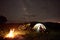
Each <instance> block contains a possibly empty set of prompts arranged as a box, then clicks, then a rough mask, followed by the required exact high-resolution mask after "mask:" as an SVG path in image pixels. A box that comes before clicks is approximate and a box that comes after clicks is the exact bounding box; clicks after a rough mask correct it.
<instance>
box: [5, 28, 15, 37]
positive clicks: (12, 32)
mask: <svg viewBox="0 0 60 40" xmlns="http://www.w3.org/2000/svg"><path fill="white" fill-rule="evenodd" d="M14 36H15V34H14V29H11V30H10V32H9V33H8V34H7V35H6V36H5V37H8V38H14Z"/></svg>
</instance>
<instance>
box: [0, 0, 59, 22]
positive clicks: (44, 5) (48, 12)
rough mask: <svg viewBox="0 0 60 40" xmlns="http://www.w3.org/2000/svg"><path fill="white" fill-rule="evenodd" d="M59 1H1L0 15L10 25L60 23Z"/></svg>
mask: <svg viewBox="0 0 60 40" xmlns="http://www.w3.org/2000/svg"><path fill="white" fill-rule="evenodd" d="M59 5H60V1H59V0H0V15H3V16H5V17H7V19H8V23H20V22H30V21H39V22H60V6H59Z"/></svg>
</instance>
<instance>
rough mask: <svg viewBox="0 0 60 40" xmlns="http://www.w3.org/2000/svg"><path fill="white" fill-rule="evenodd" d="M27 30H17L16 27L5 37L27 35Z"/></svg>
mask: <svg viewBox="0 0 60 40" xmlns="http://www.w3.org/2000/svg"><path fill="white" fill-rule="evenodd" d="M25 34H26V33H25V32H22V31H16V30H15V29H11V30H10V31H9V33H8V34H7V35H5V36H4V38H15V37H16V36H18V35H25Z"/></svg>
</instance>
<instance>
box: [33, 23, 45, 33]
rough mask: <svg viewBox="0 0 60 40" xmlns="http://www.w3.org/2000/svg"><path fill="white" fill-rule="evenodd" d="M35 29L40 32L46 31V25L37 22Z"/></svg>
mask: <svg viewBox="0 0 60 40" xmlns="http://www.w3.org/2000/svg"><path fill="white" fill-rule="evenodd" d="M33 29H34V30H36V31H37V32H39V31H45V30H46V27H45V26H44V25H43V24H41V23H37V24H35V26H34V27H33Z"/></svg>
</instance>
